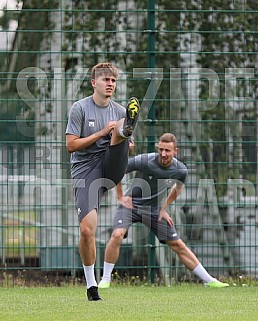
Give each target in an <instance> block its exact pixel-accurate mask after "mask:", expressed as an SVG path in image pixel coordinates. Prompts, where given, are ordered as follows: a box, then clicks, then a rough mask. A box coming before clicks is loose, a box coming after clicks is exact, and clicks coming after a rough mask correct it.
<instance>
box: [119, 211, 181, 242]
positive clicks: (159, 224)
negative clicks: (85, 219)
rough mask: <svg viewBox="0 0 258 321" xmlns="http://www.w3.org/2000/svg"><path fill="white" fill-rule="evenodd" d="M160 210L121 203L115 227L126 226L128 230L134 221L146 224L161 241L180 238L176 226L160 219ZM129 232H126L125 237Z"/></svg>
mask: <svg viewBox="0 0 258 321" xmlns="http://www.w3.org/2000/svg"><path fill="white" fill-rule="evenodd" d="M158 218H159V212H158V211H157V210H150V208H148V207H146V208H145V209H144V208H140V209H139V208H133V209H131V208H126V207H124V206H122V205H119V207H118V209H117V212H116V216H115V218H114V221H113V229H117V228H125V229H126V230H127V232H128V229H129V228H130V226H131V225H132V224H134V223H142V224H144V225H146V226H147V227H148V228H149V229H150V230H151V231H152V232H153V233H154V234H155V235H156V236H157V238H158V240H159V241H160V242H161V243H165V241H168V240H178V239H179V236H178V234H177V232H176V229H175V227H174V226H170V225H169V224H168V223H167V221H165V220H164V219H163V220H161V221H159V220H158ZM126 237H127V233H126V234H125V238H126Z"/></svg>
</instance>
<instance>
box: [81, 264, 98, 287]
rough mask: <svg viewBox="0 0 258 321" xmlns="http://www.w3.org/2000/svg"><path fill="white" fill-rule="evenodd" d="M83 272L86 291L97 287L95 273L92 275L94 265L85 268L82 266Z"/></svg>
mask: <svg viewBox="0 0 258 321" xmlns="http://www.w3.org/2000/svg"><path fill="white" fill-rule="evenodd" d="M82 266H83V270H84V275H85V279H86V284H87V289H89V288H90V287H91V286H97V282H96V279H95V273H94V264H92V265H89V266H86V265H84V264H83V265H82Z"/></svg>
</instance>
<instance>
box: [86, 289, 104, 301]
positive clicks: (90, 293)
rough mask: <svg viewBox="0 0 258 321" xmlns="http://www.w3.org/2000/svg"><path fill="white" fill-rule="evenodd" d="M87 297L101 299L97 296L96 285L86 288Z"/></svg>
mask: <svg viewBox="0 0 258 321" xmlns="http://www.w3.org/2000/svg"><path fill="white" fill-rule="evenodd" d="M87 297H88V300H89V301H102V299H101V297H100V296H99V292H98V287H97V286H91V287H90V288H89V289H87Z"/></svg>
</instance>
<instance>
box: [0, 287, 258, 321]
mask: <svg viewBox="0 0 258 321" xmlns="http://www.w3.org/2000/svg"><path fill="white" fill-rule="evenodd" d="M100 294H101V296H102V298H103V301H102V302H88V301H87V300H86V297H85V288H84V287H81V286H75V287H73V286H63V287H59V288H57V287H30V288H25V287H20V288H17V287H13V288H12V287H10V288H4V287H3V288H0V320H1V321H2V320H3V321H18V320H19V321H31V320H33V321H34V320H38V321H43V320H48V321H59V320H60V321H79V320H91V321H122V320H125V321H129V320H130V321H141V320H144V321H161V320H162V321H163V320H168V321H177V320H182V321H194V320H198V321H201V320H205V321H211V320H219V321H223V320H232V321H249V320H250V321H251V320H253V321H257V320H258V287H257V286H245V287H243V286H235V287H234V286H231V287H229V288H223V289H210V288H205V287H203V286H202V285H194V284H192V285H187V284H182V285H176V286H172V287H170V288H169V287H151V286H118V285H117V286H113V287H111V288H110V289H105V290H104V289H102V290H101V291H100Z"/></svg>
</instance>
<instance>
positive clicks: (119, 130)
mask: <svg viewBox="0 0 258 321" xmlns="http://www.w3.org/2000/svg"><path fill="white" fill-rule="evenodd" d="M123 129H124V127H123V126H121V127H120V128H119V129H118V133H119V135H120V136H121V137H123V138H128V136H125V135H124V131H123Z"/></svg>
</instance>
